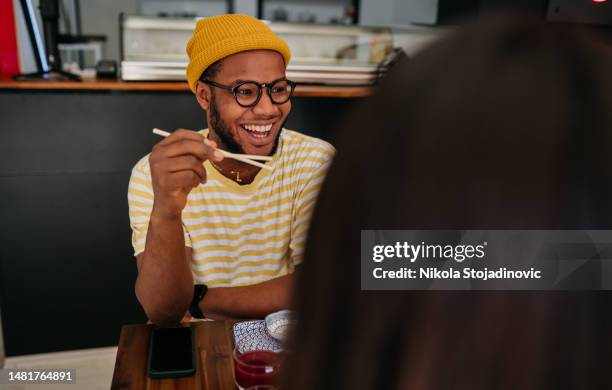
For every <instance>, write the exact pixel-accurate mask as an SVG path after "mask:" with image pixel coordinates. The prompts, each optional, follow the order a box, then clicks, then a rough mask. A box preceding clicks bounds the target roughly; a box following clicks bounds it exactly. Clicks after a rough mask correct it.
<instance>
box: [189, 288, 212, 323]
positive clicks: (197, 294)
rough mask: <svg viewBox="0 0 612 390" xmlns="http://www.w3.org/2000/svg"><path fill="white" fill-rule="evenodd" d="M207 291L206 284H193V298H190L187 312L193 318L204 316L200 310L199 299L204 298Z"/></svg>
mask: <svg viewBox="0 0 612 390" xmlns="http://www.w3.org/2000/svg"><path fill="white" fill-rule="evenodd" d="M207 291H208V286H206V285H205V284H194V285H193V299H192V300H191V305H189V313H190V314H191V316H192V317H193V318H198V319H203V318H205V317H204V313H202V310H200V301H201V300H202V299H203V298H204V295H206V292H207Z"/></svg>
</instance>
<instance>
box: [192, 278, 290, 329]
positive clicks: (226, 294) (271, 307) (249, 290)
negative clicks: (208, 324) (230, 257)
mask: <svg viewBox="0 0 612 390" xmlns="http://www.w3.org/2000/svg"><path fill="white" fill-rule="evenodd" d="M294 279H295V273H293V274H289V275H285V276H281V277H278V278H276V279H272V280H268V281H266V282H263V283H259V284H254V285H251V286H242V287H218V288H210V289H209V290H208V292H207V293H206V295H205V296H204V299H203V300H202V302H200V309H201V310H202V312H203V313H204V315H205V316H206V317H208V318H212V319H238V318H263V317H265V316H266V315H268V314H270V313H273V312H275V311H278V310H282V309H289V308H291V306H292V297H293V284H294Z"/></svg>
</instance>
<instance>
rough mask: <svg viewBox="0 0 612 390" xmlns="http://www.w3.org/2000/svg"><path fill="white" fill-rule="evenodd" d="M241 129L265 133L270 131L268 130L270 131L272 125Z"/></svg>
mask: <svg viewBox="0 0 612 390" xmlns="http://www.w3.org/2000/svg"><path fill="white" fill-rule="evenodd" d="M242 127H244V128H245V129H246V130H249V131H256V132H259V133H267V132H268V131H270V129H272V123H270V124H269V125H242Z"/></svg>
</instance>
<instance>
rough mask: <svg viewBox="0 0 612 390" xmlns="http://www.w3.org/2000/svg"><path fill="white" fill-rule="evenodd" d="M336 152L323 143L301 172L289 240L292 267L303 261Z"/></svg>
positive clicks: (310, 156) (310, 155) (311, 154)
mask: <svg viewBox="0 0 612 390" xmlns="http://www.w3.org/2000/svg"><path fill="white" fill-rule="evenodd" d="M321 142H322V141H321ZM334 154H335V149H334V147H333V146H331V145H330V144H328V143H322V145H321V146H319V147H317V148H316V149H315V150H313V151H312V152H311V153H309V156H308V158H307V161H306V164H304V165H305V166H309V167H310V168H309V169H305V170H304V171H303V172H302V173H301V176H302V177H301V180H300V185H299V189H298V191H297V196H296V199H295V208H294V210H295V212H294V214H293V218H292V223H291V241H290V242H289V250H290V257H291V263H292V264H291V265H290V268H292V267H295V266H296V265H298V264H300V263H301V262H302V258H303V255H304V248H305V246H306V239H307V235H308V228H309V227H310V219H311V217H312V213H313V211H314V208H315V205H316V201H317V198H318V196H319V192H320V191H321V187H322V185H323V182H324V180H325V176H326V175H327V171H328V169H329V166H330V165H331V162H332V160H333V157H334Z"/></svg>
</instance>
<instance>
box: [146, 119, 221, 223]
mask: <svg viewBox="0 0 612 390" xmlns="http://www.w3.org/2000/svg"><path fill="white" fill-rule="evenodd" d="M206 160H212V161H214V162H219V161H221V160H223V155H222V154H221V153H220V152H219V151H218V150H217V144H216V143H215V142H214V141H210V140H208V139H206V138H204V137H203V136H202V135H201V134H199V133H197V132H195V131H191V130H185V129H178V130H175V131H173V132H172V134H171V135H170V136H168V137H167V138H164V139H163V140H161V141H160V142H158V143H157V144H156V145H155V146H154V147H153V150H152V152H151V154H150V155H149V165H150V167H151V176H152V185H153V193H154V195H155V200H154V204H153V211H152V213H153V214H157V215H160V216H164V217H175V216H179V215H180V214H181V212H182V211H183V209H184V208H185V205H186V204H187V196H188V195H189V192H191V190H192V189H193V188H195V187H197V186H198V185H200V184H201V183H205V182H206V170H205V169H204V166H203V165H202V164H203V163H204V161H206Z"/></svg>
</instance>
